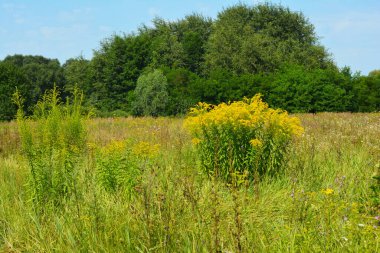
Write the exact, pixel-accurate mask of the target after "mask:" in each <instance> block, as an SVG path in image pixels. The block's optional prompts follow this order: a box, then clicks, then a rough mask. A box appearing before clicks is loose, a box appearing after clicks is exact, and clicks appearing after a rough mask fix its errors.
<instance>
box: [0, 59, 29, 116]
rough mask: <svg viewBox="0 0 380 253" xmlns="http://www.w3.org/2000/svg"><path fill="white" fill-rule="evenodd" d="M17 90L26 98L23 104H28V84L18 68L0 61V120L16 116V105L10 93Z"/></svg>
mask: <svg viewBox="0 0 380 253" xmlns="http://www.w3.org/2000/svg"><path fill="white" fill-rule="evenodd" d="M16 88H17V89H18V90H19V92H20V94H22V95H23V96H24V98H25V99H26V104H25V106H27V107H28V106H30V105H31V104H30V97H29V96H28V95H29V88H30V85H29V83H28V80H27V78H26V76H25V75H24V74H23V73H22V71H21V70H20V69H18V68H17V67H15V66H14V65H12V64H10V63H6V62H0V121H1V120H11V119H13V118H14V117H15V116H16V111H17V108H16V105H15V104H14V103H13V102H12V95H13V93H14V92H15V91H16Z"/></svg>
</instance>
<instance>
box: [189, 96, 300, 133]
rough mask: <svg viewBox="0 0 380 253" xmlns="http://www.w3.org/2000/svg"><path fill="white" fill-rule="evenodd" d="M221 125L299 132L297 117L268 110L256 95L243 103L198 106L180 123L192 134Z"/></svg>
mask: <svg viewBox="0 0 380 253" xmlns="http://www.w3.org/2000/svg"><path fill="white" fill-rule="evenodd" d="M225 125H229V126H231V127H232V128H233V129H234V130H236V129H239V128H249V129H255V128H262V127H265V128H275V129H276V131H277V133H278V134H285V135H297V136H299V135H301V134H302V133H303V128H302V126H301V122H300V120H299V118H297V117H290V116H289V115H288V113H287V112H286V111H283V110H279V109H272V108H269V107H268V104H267V103H265V102H263V101H262V99H261V95H260V94H257V95H255V96H254V97H253V98H252V99H248V98H244V100H243V101H236V102H232V103H221V104H219V105H217V106H212V105H210V104H207V103H198V105H197V106H196V107H195V108H191V109H190V112H189V116H188V117H187V118H186V120H185V122H184V126H185V128H187V129H189V130H190V131H191V132H192V133H195V134H197V133H199V132H200V131H202V129H205V128H206V129H207V128H210V127H215V126H225Z"/></svg>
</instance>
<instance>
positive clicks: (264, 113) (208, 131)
mask: <svg viewBox="0 0 380 253" xmlns="http://www.w3.org/2000/svg"><path fill="white" fill-rule="evenodd" d="M184 126H185V128H187V129H188V130H189V131H190V132H191V134H192V135H193V137H194V138H193V139H192V143H193V144H194V145H196V146H197V150H198V152H199V153H200V157H201V160H202V166H203V167H204V168H205V169H206V171H207V172H208V173H210V172H211V173H213V174H223V176H224V177H225V178H227V179H228V178H229V174H231V173H232V172H233V171H240V172H242V171H245V170H248V171H250V172H253V171H255V170H256V171H258V172H259V173H260V174H265V173H267V172H268V171H270V170H272V171H274V170H278V169H279V167H280V165H281V163H282V160H283V155H284V153H285V148H286V146H287V145H288V143H289V141H290V140H291V138H292V137H293V136H299V135H301V134H302V133H303V128H302V126H301V123H300V120H299V119H298V118H297V117H291V116H289V115H288V113H287V112H286V111H283V110H280V109H272V108H269V106H268V104H267V103H265V102H263V101H262V99H261V95H260V94H257V95H255V96H254V97H253V98H251V99H247V98H245V99H244V100H243V101H236V102H231V103H221V104H219V105H216V106H213V105H210V104H207V103H198V105H197V106H196V107H195V108H192V109H190V112H189V115H188V117H187V118H186V119H185V122H184ZM250 174H251V175H253V174H254V173H250Z"/></svg>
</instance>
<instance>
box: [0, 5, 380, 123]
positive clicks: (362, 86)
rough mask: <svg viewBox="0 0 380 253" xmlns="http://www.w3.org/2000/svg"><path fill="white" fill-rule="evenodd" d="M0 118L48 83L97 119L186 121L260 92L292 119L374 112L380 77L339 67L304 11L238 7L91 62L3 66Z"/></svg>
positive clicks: (137, 39)
mask: <svg viewBox="0 0 380 253" xmlns="http://www.w3.org/2000/svg"><path fill="white" fill-rule="evenodd" d="M0 77H1V78H0V91H1V93H0V96H1V101H0V120H9V119H12V118H13V115H14V107H13V105H12V103H11V95H12V93H13V92H14V91H15V89H16V87H17V88H18V89H19V90H20V91H21V92H22V93H23V94H25V95H26V96H25V98H26V103H25V105H26V106H27V107H30V106H31V105H32V104H34V103H36V101H37V100H38V98H39V97H40V96H42V94H43V93H44V92H45V91H46V90H47V89H51V88H52V87H53V86H54V85H56V86H57V87H58V88H60V89H61V90H62V93H61V94H62V96H65V95H66V94H67V93H68V92H70V91H72V90H73V88H74V87H75V86H78V87H79V88H80V89H82V90H83V92H84V94H85V96H86V101H87V102H86V106H89V107H92V108H95V109H96V112H97V113H98V115H100V116H112V115H152V116H157V115H176V114H184V113H186V112H187V110H188V109H189V108H190V107H191V106H193V105H194V104H196V103H197V102H199V101H205V102H208V103H214V104H215V103H220V102H228V101H233V100H239V99H242V98H243V97H244V96H246V97H252V96H254V95H255V94H256V93H262V94H263V97H264V99H265V100H266V101H267V102H268V103H269V104H270V105H271V106H274V107H278V108H282V109H286V110H288V111H290V112H319V111H352V112H356V111H361V112H368V111H379V110H380V71H379V70H374V71H372V72H371V73H369V75H368V76H363V75H360V74H359V73H354V74H352V73H351V71H350V68H349V67H344V68H342V69H339V68H338V67H337V66H336V65H335V63H334V61H333V58H332V56H331V55H330V54H329V52H328V51H327V50H326V49H325V48H324V47H323V45H321V44H320V41H319V39H318V36H317V34H316V33H315V29H314V26H313V25H312V24H311V23H310V22H309V20H308V19H307V18H306V17H305V16H304V15H303V14H302V13H301V12H295V11H292V10H290V9H289V8H287V7H284V6H281V5H273V4H269V3H265V4H258V5H252V6H251V5H244V4H237V5H235V6H231V7H228V8H226V9H224V10H222V11H221V12H219V14H218V15H217V17H216V18H215V19H211V18H208V17H204V16H202V15H199V14H191V15H188V16H185V17H184V18H182V19H179V20H174V21H173V20H171V21H168V20H165V19H162V18H155V19H154V20H153V22H152V25H151V26H147V25H142V26H141V27H140V28H138V29H137V31H136V32H134V33H130V34H114V35H112V36H110V37H109V38H106V39H104V40H103V41H101V42H100V46H99V48H98V49H97V50H95V51H94V55H93V57H92V59H84V58H83V57H82V56H79V57H73V58H70V59H68V60H67V61H66V62H65V63H63V64H62V65H61V64H60V63H59V61H58V60H57V59H49V58H45V57H43V56H30V55H25V56H24V55H13V56H7V57H6V58H5V59H4V60H2V61H0Z"/></svg>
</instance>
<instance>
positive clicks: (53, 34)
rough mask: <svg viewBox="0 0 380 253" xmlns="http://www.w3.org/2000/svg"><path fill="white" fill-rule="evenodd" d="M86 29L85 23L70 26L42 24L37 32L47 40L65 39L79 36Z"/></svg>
mask: <svg viewBox="0 0 380 253" xmlns="http://www.w3.org/2000/svg"><path fill="white" fill-rule="evenodd" d="M87 30H88V26H87V25H82V24H75V25H71V26H67V27H66V26H42V27H40V28H39V33H40V34H41V35H42V36H43V37H44V38H45V39H47V40H58V41H62V40H63V41H67V40H69V39H72V38H73V37H74V38H75V37H76V35H77V38H80V37H81V36H83V34H84V33H85V32H86V31H87Z"/></svg>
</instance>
